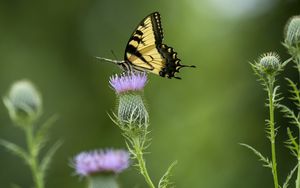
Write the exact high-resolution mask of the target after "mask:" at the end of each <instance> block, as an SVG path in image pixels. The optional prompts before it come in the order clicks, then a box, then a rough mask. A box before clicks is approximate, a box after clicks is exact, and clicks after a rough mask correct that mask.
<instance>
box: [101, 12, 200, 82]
mask: <svg viewBox="0 0 300 188" xmlns="http://www.w3.org/2000/svg"><path fill="white" fill-rule="evenodd" d="M163 38H164V36H163V30H162V26H161V17H160V14H159V13H158V12H154V13H151V14H149V15H148V16H146V17H145V18H144V19H143V20H142V21H141V22H140V24H139V25H138V26H137V28H136V29H135V30H134V32H133V33H132V35H131V37H130V39H129V41H128V43H127V46H126V48H125V55H124V60H122V61H118V60H112V59H107V58H103V57H96V58H97V59H100V60H104V61H107V62H112V63H114V64H117V65H119V66H120V67H121V68H122V69H123V70H125V71H143V72H150V73H154V74H156V75H159V76H161V77H167V78H173V77H174V78H177V79H181V78H180V77H178V76H176V75H175V74H176V73H179V70H180V69H181V68H183V67H195V66H194V65H182V64H180V61H181V60H180V59H179V58H178V57H177V52H175V51H174V49H173V48H172V47H169V46H167V45H166V44H163V43H162V42H163Z"/></svg>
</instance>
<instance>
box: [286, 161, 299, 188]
mask: <svg viewBox="0 0 300 188" xmlns="http://www.w3.org/2000/svg"><path fill="white" fill-rule="evenodd" d="M297 168H298V164H297V165H296V166H295V167H294V168H293V169H292V170H291V171H290V173H289V174H288V176H287V177H286V180H285V182H284V184H283V186H282V188H288V186H289V182H290V180H291V178H292V176H293V175H294V173H295V172H296V170H297Z"/></svg>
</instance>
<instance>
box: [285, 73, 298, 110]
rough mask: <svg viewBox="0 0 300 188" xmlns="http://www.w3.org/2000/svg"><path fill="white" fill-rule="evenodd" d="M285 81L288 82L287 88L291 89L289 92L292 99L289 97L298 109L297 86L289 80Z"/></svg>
mask: <svg viewBox="0 0 300 188" xmlns="http://www.w3.org/2000/svg"><path fill="white" fill-rule="evenodd" d="M285 79H286V80H287V81H288V83H289V86H290V87H291V90H290V92H291V93H292V94H293V97H291V99H292V100H293V101H294V102H295V104H296V105H297V106H298V107H300V91H299V89H298V88H297V85H296V84H295V83H294V82H293V81H292V80H290V79H289V78H285Z"/></svg>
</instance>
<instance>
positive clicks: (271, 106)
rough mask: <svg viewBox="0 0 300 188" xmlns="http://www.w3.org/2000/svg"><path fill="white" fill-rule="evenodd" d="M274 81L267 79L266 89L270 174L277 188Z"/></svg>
mask: <svg viewBox="0 0 300 188" xmlns="http://www.w3.org/2000/svg"><path fill="white" fill-rule="evenodd" d="M273 85H274V81H273V80H272V79H269V88H268V96H269V117H270V120H269V123H270V142H271V150H272V174H273V181H274V187H275V188H278V187H279V185H278V177H277V163H276V148H275V136H276V135H275V123H274V101H273V97H274V96H273V89H274V88H273V87H274V86H273Z"/></svg>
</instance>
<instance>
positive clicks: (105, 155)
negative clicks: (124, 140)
mask: <svg viewBox="0 0 300 188" xmlns="http://www.w3.org/2000/svg"><path fill="white" fill-rule="evenodd" d="M129 157H130V156H129V153H128V152H127V151H125V150H112V149H108V150H95V151H91V152H82V153H80V154H78V155H77V156H76V157H75V158H74V161H73V162H74V167H75V170H76V173H77V174H78V175H81V176H88V175H90V174H93V173H101V172H106V173H107V172H112V173H120V172H122V171H123V170H125V169H126V168H128V166H129Z"/></svg>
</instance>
